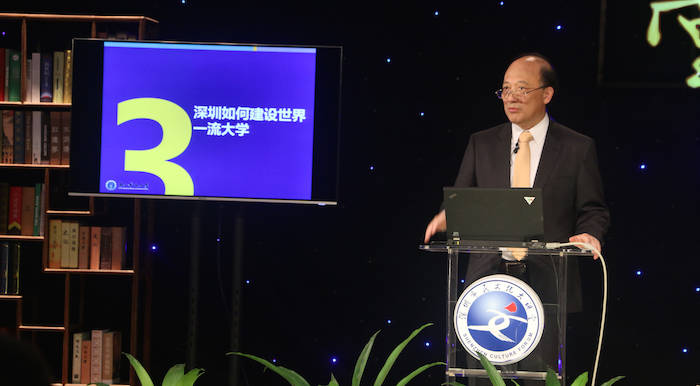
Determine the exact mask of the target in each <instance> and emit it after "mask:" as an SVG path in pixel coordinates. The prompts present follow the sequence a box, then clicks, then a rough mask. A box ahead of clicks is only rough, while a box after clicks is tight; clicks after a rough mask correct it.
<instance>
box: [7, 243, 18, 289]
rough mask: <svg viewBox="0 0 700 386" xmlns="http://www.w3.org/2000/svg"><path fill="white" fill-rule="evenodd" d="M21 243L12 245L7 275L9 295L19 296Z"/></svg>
mask: <svg viewBox="0 0 700 386" xmlns="http://www.w3.org/2000/svg"><path fill="white" fill-rule="evenodd" d="M20 247H21V245H20V244H19V243H11V244H10V262H9V264H8V274H7V287H8V288H7V293H8V294H9V295H19V260H20V259H19V255H20Z"/></svg>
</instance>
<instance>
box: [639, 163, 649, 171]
mask: <svg viewBox="0 0 700 386" xmlns="http://www.w3.org/2000/svg"><path fill="white" fill-rule="evenodd" d="M639 168H640V169H642V170H644V169H646V168H647V165H645V164H641V165H639Z"/></svg>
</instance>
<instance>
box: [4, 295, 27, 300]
mask: <svg viewBox="0 0 700 386" xmlns="http://www.w3.org/2000/svg"><path fill="white" fill-rule="evenodd" d="M0 300H22V295H0Z"/></svg>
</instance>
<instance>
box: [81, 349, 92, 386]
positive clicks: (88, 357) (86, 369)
mask: <svg viewBox="0 0 700 386" xmlns="http://www.w3.org/2000/svg"><path fill="white" fill-rule="evenodd" d="M91 364H92V341H91V340H89V339H88V340H85V339H84V340H83V345H82V355H81V356H80V383H82V384H87V383H89V382H90V370H91V368H90V366H91Z"/></svg>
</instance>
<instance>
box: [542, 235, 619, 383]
mask: <svg viewBox="0 0 700 386" xmlns="http://www.w3.org/2000/svg"><path fill="white" fill-rule="evenodd" d="M571 245H574V246H577V247H584V248H585V249H589V250H591V251H594V252H595V253H597V254H598V256H599V257H600V264H601V266H602V268H603V311H602V313H601V316H600V335H599V336H598V350H597V351H596V354H595V363H594V364H593V377H591V386H595V379H596V376H597V375H598V363H599V361H600V351H601V348H602V346H603V330H604V329H605V315H606V313H607V309H608V268H607V266H606V265H605V259H603V254H602V253H600V251H599V250H597V249H595V247H594V246H593V245H591V244H589V243H581V242H573V243H547V244H546V248H547V249H557V248H560V247H568V246H571Z"/></svg>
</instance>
